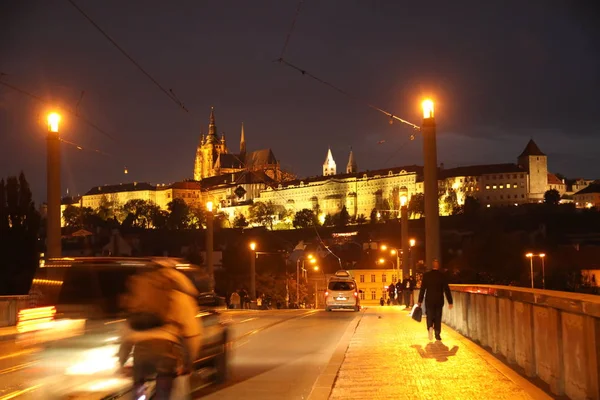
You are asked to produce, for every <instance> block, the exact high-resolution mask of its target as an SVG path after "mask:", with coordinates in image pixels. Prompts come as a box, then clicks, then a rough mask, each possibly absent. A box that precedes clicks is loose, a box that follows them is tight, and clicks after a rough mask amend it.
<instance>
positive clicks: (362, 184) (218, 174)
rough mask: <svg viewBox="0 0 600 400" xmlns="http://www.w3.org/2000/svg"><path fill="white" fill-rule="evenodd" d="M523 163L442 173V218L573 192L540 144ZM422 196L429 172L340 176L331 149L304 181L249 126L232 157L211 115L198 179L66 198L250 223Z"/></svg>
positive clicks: (349, 171) (357, 212) (353, 166)
mask: <svg viewBox="0 0 600 400" xmlns="http://www.w3.org/2000/svg"><path fill="white" fill-rule="evenodd" d="M516 161H517V162H516V163H506V164H487V165H472V166H465V167H458V168H451V169H444V168H442V167H440V169H439V171H438V179H439V192H440V193H439V194H440V213H441V214H442V215H444V214H447V213H448V212H450V210H447V209H445V208H444V207H443V203H444V201H443V199H444V198H445V197H446V196H450V195H452V196H453V197H455V199H456V203H457V204H458V205H461V204H464V201H465V199H466V197H467V196H472V197H474V198H477V199H478V200H479V201H480V202H481V204H482V205H484V206H487V207H497V206H514V205H520V204H524V203H534V202H540V201H542V200H543V198H544V193H545V192H546V191H547V190H548V189H556V190H558V191H559V192H560V194H561V195H562V194H564V193H565V192H566V190H567V188H566V184H565V182H564V181H563V180H560V179H558V178H557V177H556V176H555V175H554V174H551V173H549V172H548V157H547V156H546V154H544V153H543V152H542V151H541V150H540V148H539V147H538V146H537V144H536V143H535V142H534V141H533V140H530V141H529V142H528V143H527V145H526V146H525V149H524V150H523V151H522V152H521V154H520V155H519V156H518V157H517V159H516ZM586 183H587V182H586ZM589 183H591V182H589ZM589 183H588V184H589ZM586 186H587V185H582V186H581V187H580V189H584V188H585V187H586ZM415 193H423V167H422V166H418V165H410V166H403V167H394V168H385V169H380V170H371V171H360V170H359V169H358V166H357V161H356V159H355V157H354V154H353V152H352V151H350V154H349V156H348V162H347V165H346V168H345V170H343V171H340V173H338V171H337V165H336V162H335V160H334V158H333V154H332V152H331V149H329V150H328V151H327V155H326V158H325V162H324V163H323V173H322V175H319V176H313V177H307V178H302V179H298V178H296V177H294V176H292V175H291V174H289V173H286V172H285V171H282V170H281V168H280V164H279V161H278V160H277V159H276V157H275V155H274V153H273V151H272V150H271V149H262V150H257V151H252V152H247V150H246V138H245V134H244V126H243V125H242V128H241V134H240V143H239V152H236V153H232V152H230V151H229V147H228V146H227V143H226V140H225V136H224V135H223V134H221V136H220V137H219V135H218V131H217V125H216V118H215V113H214V109H211V112H210V117H209V125H208V134H207V135H206V136H205V135H203V134H202V135H201V137H200V143H199V145H198V147H197V149H196V156H195V161H194V170H193V179H187V180H184V181H181V182H176V183H172V184H166V185H151V184H149V183H128V184H118V185H105V186H96V187H93V188H92V189H90V190H89V191H88V192H87V193H86V194H84V195H83V196H81V197H78V198H69V199H65V201H64V204H63V209H64V207H66V205H68V204H73V205H83V206H85V207H91V208H94V209H95V208H97V207H98V206H99V205H100V202H101V201H102V199H103V197H106V198H107V199H108V200H109V201H111V202H112V203H113V204H115V205H122V204H124V203H126V202H127V201H129V200H132V199H143V200H149V201H153V202H155V203H156V204H157V205H158V206H159V207H161V208H163V209H166V208H167V205H168V203H169V202H170V201H172V200H173V199H174V198H181V199H183V200H184V201H186V203H188V204H189V205H191V206H203V205H204V204H205V203H207V202H208V201H212V202H213V204H214V205H215V206H216V209H217V212H224V213H226V214H227V215H228V216H229V217H230V219H233V218H235V216H237V215H239V214H243V215H245V216H246V217H247V216H248V213H249V208H250V206H251V205H252V204H253V203H255V202H259V201H260V202H272V203H273V204H274V205H276V206H278V208H280V209H282V208H285V209H287V210H289V211H299V210H301V209H305V208H308V209H311V210H314V211H316V212H317V213H318V214H319V215H320V216H321V217H323V216H325V215H327V214H335V213H337V212H339V211H340V210H341V209H342V208H343V207H344V206H345V207H346V209H347V211H348V213H349V214H350V216H351V217H358V216H361V215H363V216H365V217H366V218H369V216H370V215H371V213H372V211H373V210H376V211H378V212H386V211H394V210H398V209H399V197H400V195H402V194H404V195H406V196H407V197H408V198H409V199H410V197H411V196H413V195H414V194H415Z"/></svg>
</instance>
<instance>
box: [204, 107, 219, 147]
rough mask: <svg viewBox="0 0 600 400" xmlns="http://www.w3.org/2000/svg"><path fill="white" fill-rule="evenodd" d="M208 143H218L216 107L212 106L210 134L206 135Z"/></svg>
mask: <svg viewBox="0 0 600 400" xmlns="http://www.w3.org/2000/svg"><path fill="white" fill-rule="evenodd" d="M206 142H207V143H217V142H218V138H217V125H216V123H215V108H214V107H211V108H210V120H209V122H208V135H207V136H206Z"/></svg>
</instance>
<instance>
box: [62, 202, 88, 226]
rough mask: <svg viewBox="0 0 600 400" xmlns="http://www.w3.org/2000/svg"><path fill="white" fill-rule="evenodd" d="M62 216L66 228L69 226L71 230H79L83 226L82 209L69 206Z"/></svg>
mask: <svg viewBox="0 0 600 400" xmlns="http://www.w3.org/2000/svg"><path fill="white" fill-rule="evenodd" d="M62 216H63V219H64V221H65V226H68V227H69V228H79V227H81V226H82V225H83V221H82V218H81V209H80V208H79V207H77V206H74V205H71V204H69V205H68V206H66V207H65V210H64V211H63V215H62Z"/></svg>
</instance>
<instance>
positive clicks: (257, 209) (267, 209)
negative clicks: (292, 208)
mask: <svg viewBox="0 0 600 400" xmlns="http://www.w3.org/2000/svg"><path fill="white" fill-rule="evenodd" d="M274 215H275V206H274V205H273V203H272V202H270V201H269V202H266V203H263V202H261V201H257V202H256V203H254V204H253V205H252V206H251V207H250V222H252V223H254V224H258V225H262V226H265V227H269V229H273V217H274Z"/></svg>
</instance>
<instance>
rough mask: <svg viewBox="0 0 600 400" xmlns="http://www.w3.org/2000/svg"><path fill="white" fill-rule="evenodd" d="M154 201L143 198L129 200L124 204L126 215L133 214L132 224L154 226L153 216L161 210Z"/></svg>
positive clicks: (140, 226)
mask: <svg viewBox="0 0 600 400" xmlns="http://www.w3.org/2000/svg"><path fill="white" fill-rule="evenodd" d="M159 209H160V207H158V206H157V205H156V204H154V203H153V202H152V201H146V200H142V199H133V200H129V201H128V202H127V203H125V205H124V206H123V212H124V213H125V215H127V216H129V215H133V221H132V222H133V223H132V226H135V227H138V228H144V229H148V228H150V227H152V216H153V215H154V214H155V213H156V212H157V210H159Z"/></svg>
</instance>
